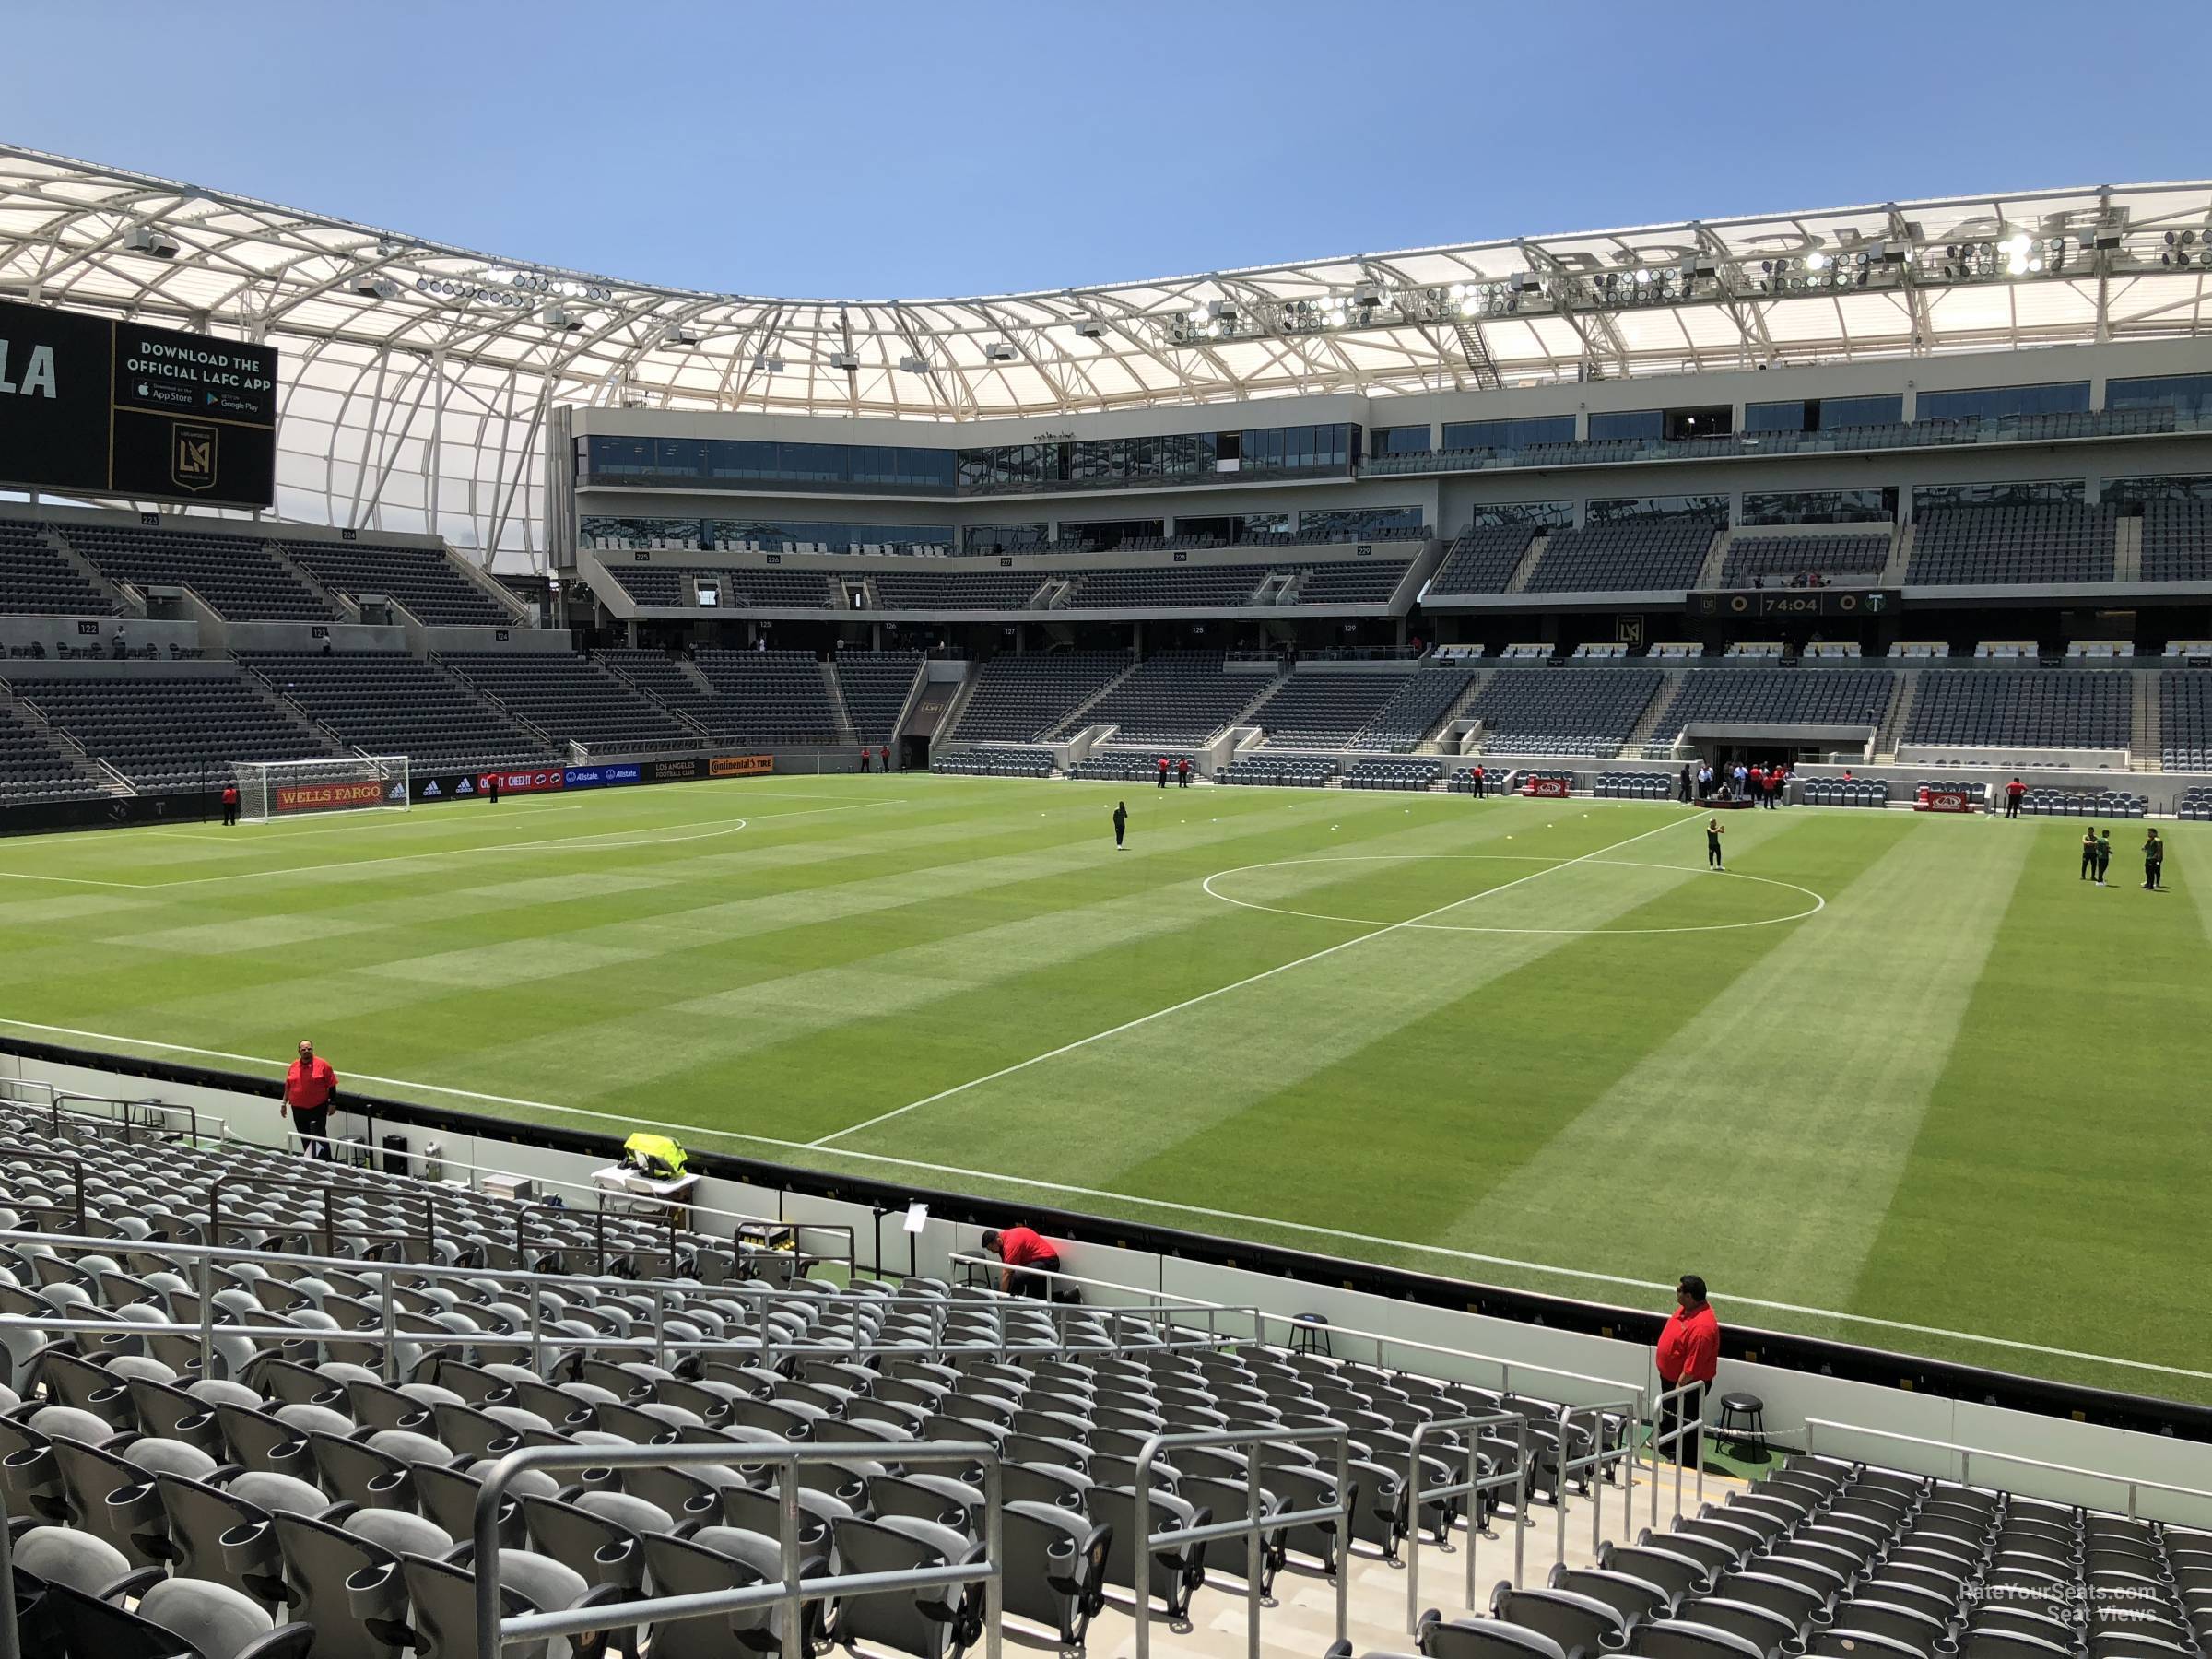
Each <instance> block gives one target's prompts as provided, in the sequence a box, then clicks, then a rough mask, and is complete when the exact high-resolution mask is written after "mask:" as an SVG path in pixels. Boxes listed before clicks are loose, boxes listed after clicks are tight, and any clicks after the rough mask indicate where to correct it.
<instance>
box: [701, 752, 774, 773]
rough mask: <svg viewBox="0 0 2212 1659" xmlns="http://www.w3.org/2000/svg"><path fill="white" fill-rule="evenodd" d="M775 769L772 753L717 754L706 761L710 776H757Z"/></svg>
mask: <svg viewBox="0 0 2212 1659" xmlns="http://www.w3.org/2000/svg"><path fill="white" fill-rule="evenodd" d="M775 770H776V758H775V757H774V756H773V755H717V756H715V757H714V759H712V760H710V761H708V762H707V776H708V777H710V778H757V777H759V775H760V774H761V773H762V772H772V771H775Z"/></svg>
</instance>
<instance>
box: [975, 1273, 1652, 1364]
mask: <svg viewBox="0 0 2212 1659" xmlns="http://www.w3.org/2000/svg"><path fill="white" fill-rule="evenodd" d="M949 1259H950V1260H951V1261H953V1262H955V1263H957V1264H960V1265H977V1266H985V1267H989V1266H1003V1265H1005V1264H1003V1263H1001V1262H998V1261H997V1260H996V1259H995V1258H994V1257H991V1256H982V1255H966V1254H962V1253H959V1252H958V1251H955V1252H954V1253H952V1255H951V1256H950V1258H949ZM1022 1271H1023V1272H1025V1273H1036V1274H1037V1276H1038V1277H1040V1278H1058V1279H1065V1280H1067V1281H1068V1282H1069V1283H1070V1284H1077V1285H1096V1286H1098V1287H1099V1288H1100V1289H1103V1290H1119V1291H1122V1292H1123V1293H1124V1294H1126V1295H1131V1296H1150V1297H1157V1298H1158V1299H1159V1300H1162V1301H1172V1302H1182V1303H1184V1304H1186V1305H1187V1306H1190V1307H1194V1308H1219V1309H1221V1310H1222V1311H1223V1312H1234V1311H1235V1310H1233V1309H1230V1307H1229V1306H1228V1304H1226V1303H1220V1302H1207V1301H1202V1300H1199V1299H1198V1298H1196V1297H1190V1296H1178V1295H1176V1294H1175V1293H1174V1292H1173V1291H1171V1290H1149V1289H1147V1288H1144V1287H1142V1286H1139V1285H1125V1284H1123V1283H1121V1282H1119V1281H1118V1280H1115V1279H1102V1278H1087V1277H1084V1276H1083V1275H1081V1274H1075V1273H1070V1272H1068V1271H1067V1270H1066V1269H1065V1268H1062V1269H1061V1270H1060V1271H1059V1272H1058V1273H1038V1270H1037V1269H1036V1268H1034V1267H1025V1268H1024V1269H1022ZM1253 1318H1254V1323H1253V1339H1254V1340H1255V1341H1259V1342H1265V1341H1266V1340H1267V1333H1266V1329H1265V1322H1266V1321H1269V1320H1272V1321H1274V1322H1275V1323H1277V1324H1296V1323H1297V1315H1296V1314H1289V1313H1269V1312H1262V1311H1260V1310H1258V1309H1257V1308H1256V1307H1255V1308H1254V1309H1253ZM1329 1335H1332V1336H1351V1337H1356V1338H1358V1339H1359V1340H1360V1341H1363V1342H1372V1343H1374V1344H1375V1345H1376V1348H1375V1354H1376V1362H1377V1363H1378V1364H1381V1363H1384V1361H1383V1359H1382V1353H1383V1349H1384V1347H1398V1348H1411V1349H1413V1350H1415V1351H1416V1352H1418V1353H1424V1354H1441V1355H1443V1356H1445V1357H1447V1358H1449V1359H1472V1360H1476V1361H1477V1362H1478V1363H1480V1364H1484V1365H1495V1366H1496V1367H1498V1369H1499V1373H1500V1382H1499V1387H1500V1391H1501V1392H1503V1393H1507V1394H1511V1393H1512V1392H1513V1385H1512V1378H1513V1372H1514V1371H1521V1372H1523V1373H1524V1374H1533V1375H1535V1376H1540V1377H1563V1378H1565V1379H1566V1380H1567V1381H1569V1382H1590V1383H1594V1384H1596V1385H1597V1386H1598V1387H1600V1388H1633V1389H1635V1390H1636V1392H1637V1396H1638V1398H1639V1400H1641V1397H1642V1395H1643V1394H1644V1393H1645V1390H1644V1388H1643V1385H1642V1384H1641V1383H1640V1382H1623V1381H1622V1380H1621V1379H1620V1378H1618V1377H1601V1376H1596V1375H1594V1374H1593V1373H1591V1372H1588V1371H1561V1370H1560V1369H1559V1367H1557V1366H1552V1365H1537V1364H1535V1363H1534V1362H1532V1361H1529V1360H1524V1359H1505V1358H1503V1357H1502V1356H1500V1355H1497V1354H1484V1353H1478V1352H1477V1351H1476V1350H1475V1349H1473V1348H1456V1347H1445V1346H1443V1345H1442V1344H1441V1343H1434V1342H1421V1341H1418V1340H1417V1339H1415V1338H1413V1337H1410V1336H1392V1335H1386V1334H1384V1333H1383V1332H1381V1331H1362V1330H1359V1329H1358V1328H1357V1327H1355V1326H1351V1325H1337V1324H1332V1325H1331V1326H1329Z"/></svg>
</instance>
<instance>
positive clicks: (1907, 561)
mask: <svg viewBox="0 0 2212 1659" xmlns="http://www.w3.org/2000/svg"><path fill="white" fill-rule="evenodd" d="M1919 537H1920V526H1919V525H1917V524H1907V525H1906V526H1905V527H1904V528H1903V529H1901V530H1900V531H1899V532H1898V533H1897V539H1896V540H1894V541H1892V542H1891V543H1890V544H1889V562H1888V564H1886V565H1884V566H1883V567H1882V585H1883V586H1884V587H1886V588H1900V587H1903V586H1904V585H1905V572H1906V571H1909V570H1911V569H1912V544H1913V543H1914V542H1915V541H1917V540H1918V539H1919ZM1901 729H1902V728H1900V730H1901Z"/></svg>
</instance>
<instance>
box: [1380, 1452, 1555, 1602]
mask: <svg viewBox="0 0 2212 1659" xmlns="http://www.w3.org/2000/svg"><path fill="white" fill-rule="evenodd" d="M1493 1425H1495V1426H1498V1427H1510V1428H1511V1429H1512V1431H1513V1441H1514V1449H1515V1454H1514V1458H1513V1466H1512V1468H1510V1469H1506V1470H1503V1471H1501V1472H1500V1473H1498V1474H1495V1475H1484V1474H1483V1473H1482V1430H1485V1429H1487V1428H1489V1427H1491V1426H1493ZM1450 1430H1459V1431H1461V1432H1462V1433H1464V1434H1465V1436H1466V1441H1467V1443H1466V1453H1467V1477H1466V1479H1465V1480H1460V1481H1454V1482H1453V1483H1452V1484H1451V1485H1450V1486H1441V1487H1430V1488H1428V1489H1427V1490H1423V1489H1422V1487H1421V1442H1422V1441H1423V1440H1425V1439H1426V1438H1427V1437H1428V1436H1429V1434H1430V1432H1431V1431H1434V1432H1435V1433H1438V1434H1442V1433H1446V1432H1448V1431H1450ZM1507 1486H1510V1487H1512V1488H1513V1583H1516V1584H1518V1583H1520V1582H1521V1577H1522V1572H1523V1571H1524V1566H1525V1562H1526V1554H1527V1551H1526V1542H1527V1540H1526V1529H1527V1526H1528V1513H1527V1512H1528V1419H1527V1418H1524V1417H1523V1416H1522V1415H1521V1414H1520V1413H1519V1412H1517V1411H1493V1412H1484V1413H1481V1414H1478V1415H1475V1416H1469V1417H1456V1418H1430V1419H1429V1420H1428V1421H1427V1422H1424V1423H1419V1424H1417V1425H1416V1426H1415V1428H1414V1430H1413V1450H1412V1452H1411V1453H1408V1454H1407V1457H1406V1514H1407V1517H1408V1519H1409V1522H1410V1524H1409V1525H1408V1526H1407V1528H1406V1634H1407V1635H1408V1636H1410V1635H1412V1634H1413V1633H1414V1632H1415V1631H1417V1630H1419V1629H1420V1624H1421V1505H1422V1504H1424V1503H1441V1502H1442V1501H1443V1500H1445V1499H1447V1498H1459V1497H1465V1498H1466V1499H1468V1500H1469V1502H1468V1506H1467V1592H1466V1605H1467V1608H1468V1611H1469V1612H1476V1611H1478V1610H1479V1608H1480V1606H1481V1604H1480V1602H1478V1601H1477V1599H1476V1596H1477V1589H1476V1583H1475V1542H1476V1540H1477V1538H1479V1537H1481V1536H1482V1535H1483V1532H1482V1494H1483V1493H1485V1492H1494V1491H1496V1490H1498V1489H1499V1488H1501V1487H1507ZM1562 1507H1564V1505H1562ZM1437 1547H1438V1548H1439V1549H1442V1550H1449V1549H1450V1548H1451V1545H1449V1544H1448V1543H1445V1542H1444V1541H1443V1540H1442V1539H1441V1537H1440V1538H1439V1539H1438V1540H1437Z"/></svg>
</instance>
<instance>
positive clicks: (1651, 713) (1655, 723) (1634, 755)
mask: <svg viewBox="0 0 2212 1659" xmlns="http://www.w3.org/2000/svg"><path fill="white" fill-rule="evenodd" d="M1722 539H1723V540H1725V539H1726V537H1723V538H1722ZM1687 674H1688V669H1683V668H1671V669H1668V670H1667V671H1666V677H1665V679H1664V680H1662V681H1661V682H1660V685H1659V689H1658V690H1657V691H1655V692H1653V694H1652V700H1651V701H1650V702H1648V703H1646V704H1645V705H1644V707H1643V712H1642V713H1641V714H1639V715H1637V716H1636V724H1634V725H1633V726H1631V727H1630V729H1629V738H1628V741H1627V742H1626V743H1624V744H1622V745H1621V746H1620V752H1619V753H1618V755H1616V756H1615V757H1614V758H1615V759H1619V760H1642V759H1647V758H1648V757H1647V756H1646V754H1645V751H1644V746H1645V745H1647V744H1649V743H1651V742H1652V741H1653V739H1654V738H1656V737H1657V736H1658V735H1659V724H1660V722H1661V721H1663V720H1665V718H1666V714H1667V711H1668V710H1670V709H1672V708H1673V707H1674V706H1675V700H1676V697H1677V694H1678V693H1679V692H1680V691H1681V689H1682V682H1683V679H1684V677H1685V676H1687ZM1668 747H1669V748H1670V750H1671V748H1672V747H1673V746H1672V744H1671V743H1670V744H1669V745H1668Z"/></svg>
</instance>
